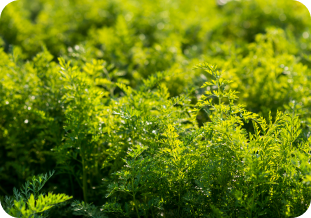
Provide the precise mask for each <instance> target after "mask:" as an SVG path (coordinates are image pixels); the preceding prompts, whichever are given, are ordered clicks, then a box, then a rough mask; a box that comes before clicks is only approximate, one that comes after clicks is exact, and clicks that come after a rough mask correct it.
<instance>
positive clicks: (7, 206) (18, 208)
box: [2, 171, 72, 218]
mask: <svg viewBox="0 0 311 218" xmlns="http://www.w3.org/2000/svg"><path fill="white" fill-rule="evenodd" d="M53 174H54V171H53V172H49V174H45V175H43V174H42V175H38V176H34V177H33V178H32V179H31V180H28V181H27V182H26V183H25V185H24V186H22V189H21V190H20V191H18V190H17V189H16V188H14V189H13V193H14V195H13V197H8V196H6V197H5V198H4V200H3V201H2V206H3V208H4V210H5V211H6V212H7V213H8V214H10V215H11V216H14V217H27V218H28V217H49V216H48V211H49V210H50V209H51V208H52V207H54V206H55V205H56V204H59V203H62V202H64V201H67V200H69V199H71V198H72V197H70V196H67V195H65V194H53V193H51V192H49V193H48V194H45V193H42V192H41V189H42V188H43V186H44V185H45V183H46V182H47V181H48V180H49V179H50V178H51V177H52V176H53Z"/></svg>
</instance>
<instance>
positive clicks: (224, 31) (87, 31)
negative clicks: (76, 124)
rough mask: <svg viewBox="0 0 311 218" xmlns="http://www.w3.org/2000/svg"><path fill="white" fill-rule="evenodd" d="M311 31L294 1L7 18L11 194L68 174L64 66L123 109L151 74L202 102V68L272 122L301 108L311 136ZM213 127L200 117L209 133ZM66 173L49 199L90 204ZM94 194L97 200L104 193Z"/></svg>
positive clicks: (1, 118)
mask: <svg viewBox="0 0 311 218" xmlns="http://www.w3.org/2000/svg"><path fill="white" fill-rule="evenodd" d="M310 28H311V20H310V14H309V12H308V10H307V8H306V7H305V6H304V5H302V4H301V3H299V2H296V1H293V0H273V1H271V0H250V1H244V0H242V1H234V0H232V1H230V0H229V1H228V0H217V1H216V0H208V1H206V0H192V1H185V0H154V1H149V0H139V1H138V0H106V1H101V0H79V1H76V0H61V1H60V0H18V1H15V2H12V3H10V4H9V5H8V6H7V7H6V8H5V9H4V10H3V12H2V14H1V19H0V46H1V47H0V195H6V194H11V190H12V188H13V187H14V186H15V187H19V186H20V185H22V184H23V183H24V181H25V180H26V179H27V178H30V177H31V176H33V175H35V174H39V173H43V172H47V171H48V170H52V169H54V168H55V167H56V166H58V165H57V163H58V162H57V159H58V158H57V157H55V154H54V153H52V152H51V149H54V148H56V147H57V146H59V145H60V144H62V143H63V140H64V139H63V136H64V134H65V130H64V129H63V125H64V122H65V119H66V115H65V114H66V113H65V111H66V108H67V106H68V105H67V104H66V103H64V102H63V101H62V99H63V96H64V95H65V94H66V89H63V87H64V85H65V81H64V80H62V79H60V78H59V74H58V72H59V70H60V67H59V65H58V59H57V58H58V57H63V58H64V60H66V61H69V60H70V61H71V64H72V65H73V66H77V67H78V68H79V69H80V71H81V72H83V73H84V74H85V75H86V76H87V77H88V79H89V80H90V81H92V82H90V84H92V86H94V87H96V89H98V90H101V91H104V92H105V95H106V96H110V97H111V98H116V97H119V96H121V95H122V94H123V93H122V91H121V89H120V87H119V86H117V85H115V84H116V83H121V84H126V85H129V86H130V87H132V88H133V89H137V88H138V87H140V85H141V84H142V83H143V81H144V79H146V78H147V77H149V76H150V75H152V74H154V73H156V72H159V71H166V72H170V73H171V74H172V76H170V77H165V78H164V80H163V82H162V83H163V84H165V85H166V87H167V88H168V93H169V96H170V97H174V96H177V95H180V94H184V93H186V91H187V90H188V89H189V88H193V87H195V88H197V89H196V91H195V92H193V94H192V96H191V98H192V103H196V102H197V100H198V99H199V98H200V96H201V95H202V94H203V93H204V91H205V89H202V88H201V89H200V88H198V87H200V86H201V85H202V84H203V83H204V82H206V81H207V80H208V79H210V76H209V75H208V74H206V73H205V72H204V71H203V70H202V71H200V70H197V71H193V70H192V67H193V66H194V65H195V64H198V63H199V62H202V61H207V62H211V63H215V64H217V65H218V67H219V68H220V69H221V70H222V72H223V76H224V77H226V78H228V79H231V80H233V83H232V84H230V85H229V86H228V88H231V89H234V90H237V91H239V94H238V97H239V99H238V103H242V104H244V105H245V106H246V109H248V110H249V111H252V112H256V113H258V114H260V115H262V116H264V117H265V118H267V117H268V114H269V111H271V112H272V114H273V116H274V115H275V114H276V112H277V110H281V111H291V110H293V109H294V110H295V111H296V113H297V114H298V115H299V116H300V118H301V122H302V126H303V129H304V131H303V132H302V134H303V135H304V136H305V137H309V135H310V124H311V116H310V113H311V71H310V69H309V67H310V66H311V41H310V38H311V32H310ZM106 104H109V103H106ZM207 120H208V117H206V115H205V114H203V113H201V114H200V115H199V116H198V117H197V121H198V123H199V125H202V123H203V122H205V121H207ZM120 152H121V153H122V151H120ZM70 164H74V163H70ZM70 164H68V165H70ZM110 165H111V171H114V170H115V169H118V167H120V166H118V164H117V163H110ZM113 166H114V167H115V168H113ZM63 168H64V167H63ZM67 170H68V169H67ZM71 170H73V169H71ZM108 171H109V170H106V171H105V173H106V174H107V175H108ZM60 172H62V171H60ZM60 172H59V174H57V175H55V176H54V177H53V178H52V179H51V181H50V183H49V184H47V185H46V187H47V189H49V190H54V191H56V192H65V190H71V193H70V194H71V195H75V197H76V198H78V199H79V198H80V199H82V194H81V192H79V187H78V184H77V183H76V182H75V181H74V180H72V178H71V177H70V176H67V174H65V175H66V176H62V174H60ZM60 178H62V179H60ZM99 185H100V184H99V183H96V184H93V186H94V187H95V186H99ZM91 191H93V192H92V193H91V194H90V195H91V196H92V198H91V199H92V200H94V199H95V200H96V199H97V198H96V195H98V194H99V193H96V191H94V190H91Z"/></svg>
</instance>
